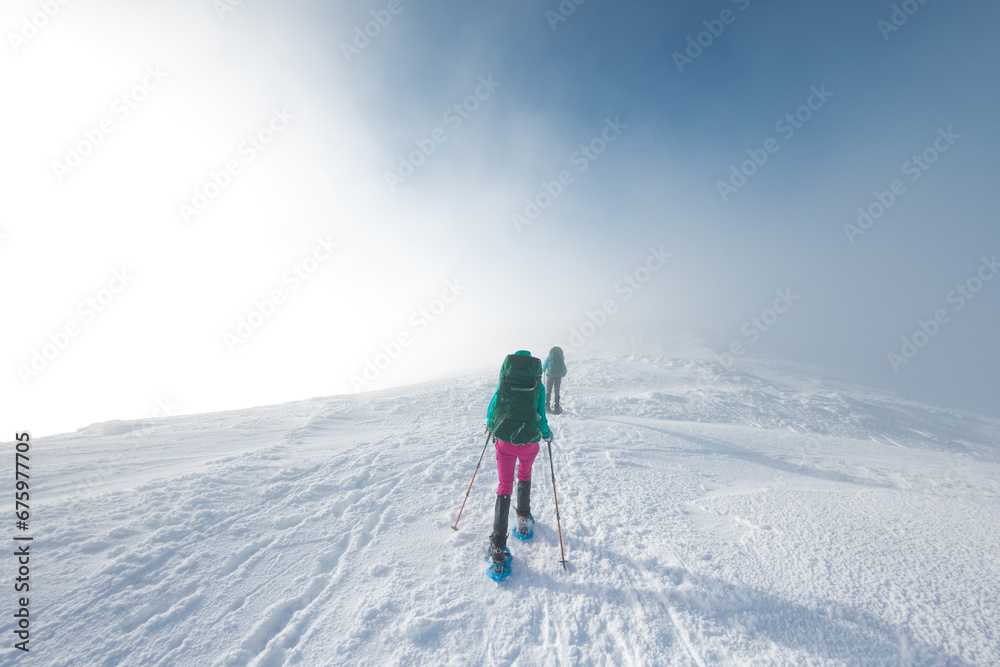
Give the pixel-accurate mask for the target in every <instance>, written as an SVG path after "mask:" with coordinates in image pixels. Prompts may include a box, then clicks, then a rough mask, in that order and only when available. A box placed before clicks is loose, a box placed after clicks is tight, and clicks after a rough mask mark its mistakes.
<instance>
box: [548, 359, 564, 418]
mask: <svg viewBox="0 0 1000 667" xmlns="http://www.w3.org/2000/svg"><path fill="white" fill-rule="evenodd" d="M542 370H543V371H545V410H546V412H551V413H552V414H556V415H557V414H559V413H560V412H562V408H560V407H559V387H560V385H562V379H563V377H565V375H566V360H565V359H564V358H563V351H562V348H561V347H554V348H552V349H551V350H549V356H548V358H546V359H545V364H544V365H543V366H542ZM549 399H552V400H554V401H555V407H550V406H549Z"/></svg>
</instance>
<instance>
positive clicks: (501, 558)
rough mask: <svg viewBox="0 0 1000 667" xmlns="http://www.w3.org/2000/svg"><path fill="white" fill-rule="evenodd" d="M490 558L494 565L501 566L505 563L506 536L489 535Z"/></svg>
mask: <svg viewBox="0 0 1000 667" xmlns="http://www.w3.org/2000/svg"><path fill="white" fill-rule="evenodd" d="M490 558H491V559H492V560H493V563H494V564H495V565H503V564H504V563H506V562H507V536H506V535H497V534H493V535H490ZM498 571H499V570H498Z"/></svg>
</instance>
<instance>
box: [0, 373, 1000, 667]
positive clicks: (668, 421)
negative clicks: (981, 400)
mask: <svg viewBox="0 0 1000 667" xmlns="http://www.w3.org/2000/svg"><path fill="white" fill-rule="evenodd" d="M571 361H573V360H571ZM494 386H495V377H494V376H492V375H491V376H482V377H479V376H477V377H468V378H459V379H455V380H451V381H447V382H445V381H440V382H433V383H427V384H423V385H417V386H414V387H408V388H405V389H396V390H387V391H382V392H376V393H372V394H361V395H357V396H341V397H332V398H328V399H313V400H310V401H303V402H299V403H291V404H287V405H283V406H271V407H267V408H257V409H252V410H244V411H235V412H226V413H216V414H209V415H195V416H188V417H176V418H171V419H158V420H145V421H142V422H109V423H107V424H99V425H95V426H91V427H88V428H87V429H82V430H81V431H78V432H77V433H75V434H68V435H65V436H55V437H51V438H39V439H38V440H37V444H36V448H35V450H33V451H37V452H39V455H38V460H37V467H36V468H35V471H34V472H35V473H36V475H37V478H36V479H37V480H38V481H37V492H36V496H35V497H36V499H37V501H36V502H37V503H38V509H37V512H36V513H35V516H34V524H35V527H36V532H35V535H36V541H35V543H34V545H33V549H34V550H36V551H35V553H37V554H38V556H36V559H37V560H33V563H34V564H35V567H34V568H33V571H32V575H33V577H32V588H33V590H32V610H33V612H34V613H35V617H34V624H33V629H34V633H33V635H32V639H33V643H32V651H31V653H30V655H23V656H22V655H21V652H19V651H15V650H13V649H11V648H9V643H8V646H7V647H3V648H0V664H15V661H19V662H17V664H22V663H24V664H27V663H31V664H45V665H56V666H70V665H74V666H75V665H84V664H86V665H107V666H111V665H162V666H166V665H215V666H218V667H230V666H235V665H254V666H257V667H265V666H269V667H270V666H281V665H328V664H345V665H346V664H352V665H353V664H371V665H376V664H377V665H408V664H455V665H467V664H499V665H512V664H516V665H557V664H558V665H563V664H565V665H578V664H579V665H699V666H702V665H709V664H715V663H727V664H760V663H775V664H831V665H834V664H836V665H840V664H914V665H938V664H981V665H989V664H996V663H997V662H1000V613H998V612H997V603H996V601H997V600H998V599H1000V561H998V558H997V555H996V554H998V553H1000V536H998V531H997V530H996V528H997V526H998V525H1000V522H998V519H1000V511H998V509H1000V505H998V498H1000V493H998V492H1000V482H998V479H1000V478H998V475H997V473H998V472H1000V465H998V460H1000V456H998V454H1000V453H998V451H997V447H996V443H997V442H998V438H997V436H998V435H1000V424H998V423H997V422H996V421H992V420H990V419H988V418H985V417H977V416H971V415H964V414H961V413H957V412H954V411H948V410H938V409H935V408H931V407H928V406H923V405H920V404H917V403H913V402H909V401H906V400H904V399H901V398H898V397H894V396H892V395H888V394H878V393H876V392H874V390H869V389H862V388H858V387H852V386H851V385H847V384H844V383H839V382H834V381H832V380H830V381H826V380H817V379H815V378H810V377H808V376H799V375H796V374H794V373H785V374H781V373H780V372H778V371H775V370H774V369H773V368H771V369H769V372H768V373H764V372H762V373H760V374H751V373H749V372H746V371H744V372H740V371H727V370H726V369H724V368H722V367H721V366H719V365H717V364H714V363H711V362H709V361H704V360H702V361H699V360H696V359H694V360H692V359H688V358H681V357H672V356H669V355H666V354H647V355H640V354H635V353H632V354H627V355H622V356H619V357H609V358H590V359H582V360H577V361H576V362H575V363H572V364H571V375H570V376H568V377H567V380H566V382H565V383H564V389H563V393H564V407H565V412H564V413H563V414H562V415H558V416H552V415H550V424H551V425H552V427H553V430H554V433H555V435H556V443H555V446H554V458H553V461H554V465H555V474H556V484H557V491H558V493H559V507H560V516H561V520H562V521H561V525H562V536H563V542H564V545H565V549H566V558H567V559H568V561H569V563H568V567H567V569H566V570H563V569H562V568H561V567H560V565H559V564H558V560H559V546H558V536H557V526H556V519H555V511H554V507H553V500H552V486H551V481H550V466H549V460H548V456H547V452H546V449H545V446H544V444H543V446H542V448H541V449H540V452H539V456H538V458H537V459H536V462H535V466H534V470H533V488H532V511H533V513H534V515H535V518H536V525H535V536H534V538H533V539H532V540H530V541H528V542H526V543H521V542H519V541H517V540H514V539H510V540H509V546H510V547H511V551H512V552H513V555H514V574H513V576H512V577H511V578H510V579H508V580H507V581H505V582H503V583H501V584H499V585H498V584H497V583H495V582H493V581H491V580H490V579H488V578H487V577H486V576H485V567H486V565H485V561H484V555H485V549H486V542H487V540H486V536H487V534H488V532H489V529H490V526H491V522H492V514H493V499H494V493H495V491H496V478H497V476H496V466H495V463H494V459H493V456H492V446H491V447H490V448H489V450H488V451H487V453H486V456H485V457H484V459H483V465H482V467H481V468H480V471H479V475H478V476H477V478H476V481H475V484H474V486H473V489H472V493H471V495H470V496H469V500H468V503H467V505H466V507H465V510H464V512H463V514H462V519H461V523H460V524H459V530H458V531H457V532H455V531H452V530H449V527H450V526H451V524H453V523H454V520H455V515H456V513H457V511H458V507H459V505H460V504H461V501H462V498H463V496H464V494H465V489H466V488H467V486H468V483H469V479H470V478H471V475H472V471H473V468H474V467H475V463H476V460H477V459H478V456H479V454H480V452H481V451H482V448H483V437H482V436H483V424H484V421H485V418H484V412H485V407H486V404H487V403H488V401H489V399H490V397H491V395H492V390H493V387H494ZM36 610H37V611H36ZM8 636H9V633H8Z"/></svg>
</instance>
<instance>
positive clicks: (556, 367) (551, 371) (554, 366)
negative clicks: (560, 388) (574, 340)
mask: <svg viewBox="0 0 1000 667" xmlns="http://www.w3.org/2000/svg"><path fill="white" fill-rule="evenodd" d="M545 374H546V375H548V376H549V377H550V378H561V377H564V376H565V375H566V360H565V359H563V351H562V348H561V347H554V348H552V349H551V350H549V368H548V370H546V371H545Z"/></svg>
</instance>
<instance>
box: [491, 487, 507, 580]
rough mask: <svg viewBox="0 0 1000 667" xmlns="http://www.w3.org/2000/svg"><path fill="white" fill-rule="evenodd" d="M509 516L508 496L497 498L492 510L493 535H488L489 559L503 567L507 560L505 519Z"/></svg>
mask: <svg viewBox="0 0 1000 667" xmlns="http://www.w3.org/2000/svg"><path fill="white" fill-rule="evenodd" d="M509 514H510V495H505V496H497V504H496V507H495V508H494V510H493V534H492V535H490V558H492V559H493V562H494V563H498V564H500V565H503V563H504V562H506V560H507V555H506V549H507V517H508V515H509Z"/></svg>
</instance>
